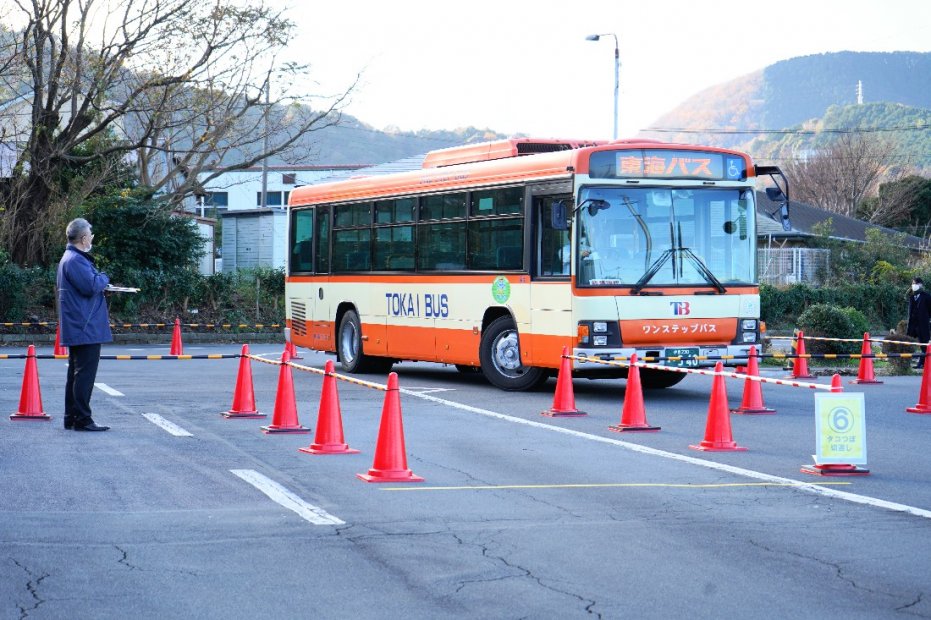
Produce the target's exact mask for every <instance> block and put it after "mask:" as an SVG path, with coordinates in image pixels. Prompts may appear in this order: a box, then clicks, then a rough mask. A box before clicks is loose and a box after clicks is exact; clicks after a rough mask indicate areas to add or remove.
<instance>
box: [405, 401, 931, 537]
mask: <svg viewBox="0 0 931 620" xmlns="http://www.w3.org/2000/svg"><path fill="white" fill-rule="evenodd" d="M400 391H401V392H403V393H405V394H409V395H411V396H416V397H417V398H422V399H424V400H428V401H431V402H434V403H437V404H439V405H443V406H445V407H452V408H454V409H461V410H463V411H468V412H470V413H477V414H479V415H483V416H487V417H489V418H497V419H498V420H503V421H505V422H513V423H515V424H524V425H526V426H530V427H533V428H539V429H543V430H547V431H551V432H554V433H562V434H563V435H570V436H572V437H578V438H580V439H588V440H589V441H597V442H599V443H606V444H610V445H613V446H619V447H621V448H626V449H627V450H631V451H632V452H639V453H641V454H649V455H650V456H659V457H662V458H666V459H670V460H673V461H679V462H682V463H688V464H689V465H698V466H699V467H707V468H708V469H715V470H718V471H723V472H727V473H729V474H733V475H735V476H743V477H745V478H752V479H754V480H762V481H764V482H772V483H776V484H780V485H785V486H788V487H791V488H793V489H797V490H799V491H803V492H805V493H811V494H813V495H821V496H824V497H831V498H834V499H839V500H843V501H845V502H851V503H854V504H864V505H866V506H873V507H875V508H883V509H886V510H892V511H895V512H904V513H906V514H910V515H914V516H916V517H923V518H925V519H931V510H925V509H923V508H916V507H915V506H909V505H907V504H899V503H896V502H889V501H886V500H884V499H879V498H877V497H870V496H868V495H858V494H856V493H848V492H847V491H840V490H838V489H832V488H828V487H823V486H819V485H816V484H811V483H809V482H801V481H799V480H792V479H791V478H783V477H781V476H772V475H770V474H764V473H763V472H759V471H753V470H752V469H744V468H742V467H734V466H733V465H726V464H724V463H715V462H714V461H705V460H702V459H699V458H695V457H693V456H686V455H684V454H676V453H675V452H666V451H665V450H658V449H656V448H649V447H647V446H641V445H638V444H634V443H628V442H626V441H621V440H619V439H612V438H610V437H599V436H598V435H591V434H589V433H582V432H580V431H574V430H571V429H568V428H562V427H559V426H552V425H550V424H545V423H543V422H536V421H534V420H525V419H523V418H517V417H514V416H509V415H505V414H503V413H497V412H495V411H489V410H488V409H480V408H478V407H472V406H470V405H463V404H461V403H457V402H454V401H451V400H445V399H443V398H438V397H436V396H430V395H428V394H421V393H418V392H409V391H408V390H406V389H401V390H400Z"/></svg>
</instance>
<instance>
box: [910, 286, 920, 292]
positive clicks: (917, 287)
mask: <svg viewBox="0 0 931 620" xmlns="http://www.w3.org/2000/svg"><path fill="white" fill-rule="evenodd" d="M920 288H921V285H920V284H912V290H913V291H915V292H916V293H917V292H918V289H920Z"/></svg>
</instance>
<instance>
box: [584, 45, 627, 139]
mask: <svg viewBox="0 0 931 620" xmlns="http://www.w3.org/2000/svg"><path fill="white" fill-rule="evenodd" d="M601 37H614V139H615V140H617V91H618V77H619V73H620V71H621V57H620V54H619V53H618V48H617V35H616V34H614V33H613V32H607V33H604V34H590V35H588V36H587V37H585V40H586V41H599V40H601Z"/></svg>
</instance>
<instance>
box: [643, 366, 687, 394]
mask: <svg viewBox="0 0 931 620" xmlns="http://www.w3.org/2000/svg"><path fill="white" fill-rule="evenodd" d="M683 379H685V373H684V372H672V371H669V370H653V369H651V368H641V369H640V385H641V387H643V388H644V389H646V390H662V389H665V388H670V387H672V386H674V385H676V384H677V383H679V382H680V381H682V380H683Z"/></svg>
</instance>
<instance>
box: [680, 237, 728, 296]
mask: <svg viewBox="0 0 931 620" xmlns="http://www.w3.org/2000/svg"><path fill="white" fill-rule="evenodd" d="M679 251H680V252H681V253H682V255H683V256H685V257H686V258H687V259H689V262H690V263H692V266H694V267H695V271H697V272H698V273H700V274H701V275H702V276H704V278H705V281H706V282H707V283H708V284H710V285H711V286H713V287H714V288H716V289H718V293H720V294H722V295H723V294H724V293H726V292H727V289H726V288H724V285H723V284H721V281H720V280H718V279H717V278H716V277H715V276H714V274H713V273H711V270H710V269H708V266H707V265H705V263H704V261H703V260H702V259H700V258H699V257H698V256H697V255H696V254H695V252H693V251H692V250H690V249H689V248H679Z"/></svg>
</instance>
